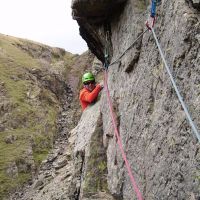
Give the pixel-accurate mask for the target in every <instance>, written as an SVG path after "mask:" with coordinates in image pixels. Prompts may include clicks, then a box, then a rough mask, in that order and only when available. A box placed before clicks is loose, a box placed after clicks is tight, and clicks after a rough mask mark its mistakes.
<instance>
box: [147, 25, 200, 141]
mask: <svg viewBox="0 0 200 200" xmlns="http://www.w3.org/2000/svg"><path fill="white" fill-rule="evenodd" d="M151 30H152V33H153V36H154V39H155V41H156V44H157V47H158V50H159V52H160V55H161V58H162V60H163V62H164V65H165V68H166V70H167V73H168V74H169V77H170V80H171V82H172V85H173V87H174V89H175V91H176V94H177V96H178V99H179V101H180V103H181V105H182V107H183V110H184V111H185V114H186V116H187V119H188V121H189V123H190V125H191V127H192V130H193V132H194V133H195V135H196V137H197V139H198V140H199V142H200V134H199V132H198V130H197V128H196V126H195V124H194V122H193V121H192V118H191V115H190V113H189V111H188V109H187V107H186V105H185V103H184V101H183V98H182V96H181V94H180V92H179V90H178V88H177V85H176V82H175V80H174V78H173V76H172V73H171V72H170V68H169V66H168V65H167V62H166V59H165V57H164V54H163V52H162V49H161V47H160V44H159V42H158V39H157V36H156V34H155V31H154V29H153V28H152V29H151Z"/></svg>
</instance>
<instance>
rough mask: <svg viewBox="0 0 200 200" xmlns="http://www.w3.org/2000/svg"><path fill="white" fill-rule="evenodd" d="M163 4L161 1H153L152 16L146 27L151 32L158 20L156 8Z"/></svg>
mask: <svg viewBox="0 0 200 200" xmlns="http://www.w3.org/2000/svg"><path fill="white" fill-rule="evenodd" d="M160 4H161V0H151V14H150V17H149V19H148V20H147V21H146V26H147V28H148V29H149V30H151V29H152V28H153V27H154V24H155V20H156V7H157V6H159V5H160Z"/></svg>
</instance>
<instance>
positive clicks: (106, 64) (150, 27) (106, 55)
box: [104, 0, 200, 200]
mask: <svg viewBox="0 0 200 200" xmlns="http://www.w3.org/2000/svg"><path fill="white" fill-rule="evenodd" d="M158 2H160V1H158ZM156 3H157V1H156V0H152V7H151V15H150V17H151V18H152V19H153V21H152V22H153V23H152V24H149V23H148V22H146V26H147V29H146V30H145V31H144V32H143V33H142V34H140V35H139V36H138V37H137V38H136V40H135V41H134V42H133V43H132V44H131V45H130V46H129V47H128V48H127V49H126V50H125V51H124V52H123V53H122V54H121V56H119V57H118V58H117V59H116V60H115V61H113V62H112V63H110V64H109V49H108V36H109V31H106V45H105V51H104V59H105V60H104V86H105V90H106V96H107V101H108V106H109V110H110V116H111V120H112V125H113V128H114V134H115V137H116V139H117V143H118V146H119V149H120V151H121V154H122V158H123V160H124V162H125V166H126V169H127V171H128V175H129V178H130V181H131V184H132V187H133V189H134V191H135V194H136V196H137V199H138V200H143V198H142V194H141V192H140V190H139V188H138V186H137V183H136V181H135V178H134V176H133V173H132V171H131V166H130V164H129V162H128V160H127V157H126V154H125V151H124V149H123V145H122V140H121V137H120V134H119V130H118V128H117V123H116V118H115V114H114V111H113V105H112V100H111V97H110V91H109V88H108V67H109V66H110V65H113V64H115V63H117V62H119V60H120V59H121V58H122V57H123V56H124V55H125V54H126V52H127V51H128V50H130V49H131V48H132V47H133V46H134V44H135V43H136V42H137V41H138V40H139V39H140V37H142V36H143V34H144V33H146V32H147V30H150V31H152V33H153V37H154V39H155V41H156V44H157V47H158V49H159V52H160V55H161V58H162V60H163V62H164V65H165V68H166V70H167V72H168V74H169V77H170V80H171V82H172V85H173V87H174V89H175V91H176V94H177V96H178V99H179V101H180V103H181V105H182V107H183V110H184V111H185V114H186V117H187V119H188V121H189V123H190V125H191V127H192V130H193V132H194V133H195V135H196V137H197V139H198V140H199V142H200V135H199V132H198V130H197V128H196V126H195V124H194V122H193V121H192V118H191V115H190V114H189V112H188V109H187V107H186V105H185V103H184V101H183V98H182V96H181V95H180V92H179V90H178V88H177V86H176V83H175V81H174V79H173V76H172V74H171V72H170V69H169V67H168V65H167V62H166V59H165V57H164V54H163V52H162V49H161V47H160V44H159V42H158V39H157V37H156V34H155V31H154V29H153V26H154V23H155V15H156Z"/></svg>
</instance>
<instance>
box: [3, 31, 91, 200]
mask: <svg viewBox="0 0 200 200" xmlns="http://www.w3.org/2000/svg"><path fill="white" fill-rule="evenodd" d="M93 58H94V57H93V56H92V54H91V53H89V52H86V53H84V54H83V55H81V56H79V55H73V54H71V53H69V52H66V51H65V50H64V49H61V48H52V47H49V46H46V45H43V44H40V43H36V42H33V41H28V40H24V39H19V38H15V37H11V36H8V35H3V34H0V199H2V198H3V197H4V196H5V195H6V194H7V193H8V192H10V191H15V189H16V187H19V186H20V185H22V184H23V183H26V182H27V181H28V180H29V181H31V180H32V177H33V176H34V175H35V174H36V173H37V170H38V167H39V165H40V163H41V161H42V160H44V159H45V158H46V156H47V154H48V152H49V151H50V150H51V149H52V148H53V146H54V143H55V140H56V139H57V138H58V137H59V125H58V117H59V114H60V113H61V112H62V111H63V110H67V109H68V108H69V107H73V108H74V109H76V112H73V113H72V114H74V116H72V117H74V120H73V122H71V124H70V125H69V126H72V127H73V126H75V124H76V120H75V119H76V118H77V117H79V115H80V109H79V108H80V107H79V105H78V104H77V98H76V97H77V94H76V92H77V91H78V89H79V88H78V87H80V83H79V81H80V76H81V73H82V72H83V71H84V70H85V69H87V68H89V67H91V63H92V61H93ZM74 97H75V98H74ZM72 127H71V128H72ZM68 128H69V127H68Z"/></svg>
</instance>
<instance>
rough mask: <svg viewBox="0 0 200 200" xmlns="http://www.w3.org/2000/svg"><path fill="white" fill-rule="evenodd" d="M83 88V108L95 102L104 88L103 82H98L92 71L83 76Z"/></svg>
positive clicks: (80, 97)
mask: <svg viewBox="0 0 200 200" xmlns="http://www.w3.org/2000/svg"><path fill="white" fill-rule="evenodd" d="M82 83H83V89H82V90H81V91H80V95H79V100H80V103H81V107H82V110H85V108H87V106H88V105H89V104H91V103H95V102H96V100H97V97H98V94H99V92H100V91H101V90H102V89H103V85H102V84H96V82H95V77H94V75H93V74H92V73H91V72H87V73H85V74H84V75H83V76H82Z"/></svg>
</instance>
